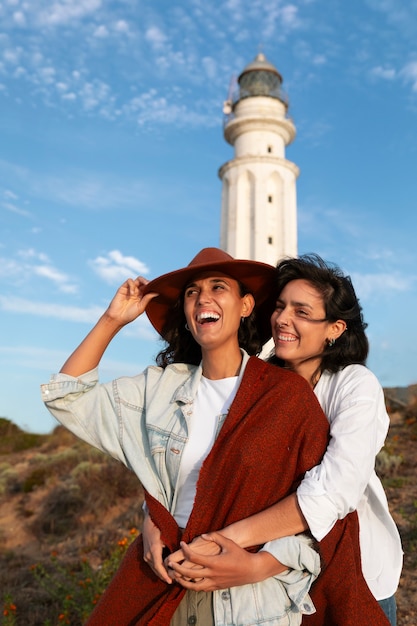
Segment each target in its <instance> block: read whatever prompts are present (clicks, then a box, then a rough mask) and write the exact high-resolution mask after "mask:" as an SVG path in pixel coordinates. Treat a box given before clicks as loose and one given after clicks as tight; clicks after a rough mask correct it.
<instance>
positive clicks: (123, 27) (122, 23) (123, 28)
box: [114, 20, 129, 33]
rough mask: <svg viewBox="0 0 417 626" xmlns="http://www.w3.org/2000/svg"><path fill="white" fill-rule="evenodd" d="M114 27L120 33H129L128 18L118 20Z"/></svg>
mask: <svg viewBox="0 0 417 626" xmlns="http://www.w3.org/2000/svg"><path fill="white" fill-rule="evenodd" d="M114 29H115V30H116V31H117V32H119V33H127V32H129V24H128V23H127V22H126V20H118V21H117V22H116V24H115V25H114Z"/></svg>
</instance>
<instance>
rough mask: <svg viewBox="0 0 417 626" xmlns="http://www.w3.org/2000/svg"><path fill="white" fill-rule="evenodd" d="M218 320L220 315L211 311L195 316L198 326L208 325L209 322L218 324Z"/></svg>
mask: <svg viewBox="0 0 417 626" xmlns="http://www.w3.org/2000/svg"><path fill="white" fill-rule="evenodd" d="M219 319H220V315H219V314H218V313H214V312H213V311H205V312H203V313H199V314H198V315H197V316H196V320H197V322H198V324H209V323H211V322H218V321H219Z"/></svg>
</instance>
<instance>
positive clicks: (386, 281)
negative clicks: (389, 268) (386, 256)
mask: <svg viewBox="0 0 417 626" xmlns="http://www.w3.org/2000/svg"><path fill="white" fill-rule="evenodd" d="M352 282H353V284H354V285H355V290H356V291H357V293H358V295H359V297H360V299H362V298H363V299H369V298H370V297H372V296H375V295H384V294H385V295H386V296H387V297H392V294H393V293H395V292H405V291H411V290H412V289H413V287H414V282H415V281H414V279H413V278H412V277H409V276H405V275H403V274H397V273H392V274H390V273H381V274H354V273H352Z"/></svg>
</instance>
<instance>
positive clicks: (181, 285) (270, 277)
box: [144, 260, 276, 344]
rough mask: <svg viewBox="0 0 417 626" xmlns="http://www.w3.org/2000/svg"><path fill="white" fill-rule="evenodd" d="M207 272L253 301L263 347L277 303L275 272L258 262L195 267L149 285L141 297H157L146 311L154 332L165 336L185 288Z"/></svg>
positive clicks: (227, 262)
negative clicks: (243, 290) (219, 275)
mask: <svg viewBox="0 0 417 626" xmlns="http://www.w3.org/2000/svg"><path fill="white" fill-rule="evenodd" d="M208 271H209V272H211V271H212V272H220V273H222V274H226V275H227V276H230V277H231V278H234V279H235V280H237V281H239V282H241V283H243V284H244V285H245V287H246V288H247V289H248V291H249V292H250V293H251V294H252V295H253V297H254V299H255V305H256V308H255V314H256V320H257V326H258V331H259V334H260V338H261V341H262V343H263V344H264V343H266V342H267V341H268V340H269V339H270V338H271V336H272V333H271V323H270V317H271V314H272V312H273V310H274V306H275V299H276V294H275V282H276V270H275V268H274V267H272V265H267V264H266V263H260V262H258V261H246V260H232V261H224V262H213V263H205V264H204V265H201V266H198V265H194V266H191V267H185V268H182V269H180V270H176V271H174V272H169V273H168V274H163V275H162V276H159V277H158V278H155V279H154V280H152V281H150V282H149V283H148V284H147V285H146V287H145V288H144V294H146V293H151V292H156V293H158V294H159V295H158V296H157V297H155V298H153V300H151V301H150V302H149V304H148V305H147V307H146V314H147V316H148V318H149V321H150V322H151V324H152V326H153V327H154V328H155V330H157V331H158V333H159V334H160V335H161V336H162V337H163V336H164V335H163V332H164V327H165V325H166V323H167V321H168V316H169V312H170V310H171V309H172V307H173V306H174V305H175V303H176V302H177V301H178V300H179V298H180V297H181V294H182V292H183V290H184V289H185V287H186V286H187V284H188V283H189V282H190V281H191V280H192V279H193V278H194V277H196V276H198V275H199V274H202V273H203V272H208Z"/></svg>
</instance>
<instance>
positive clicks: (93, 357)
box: [60, 277, 157, 378]
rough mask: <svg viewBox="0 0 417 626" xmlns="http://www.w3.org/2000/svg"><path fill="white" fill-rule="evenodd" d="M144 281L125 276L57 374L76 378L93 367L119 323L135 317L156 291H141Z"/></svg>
mask: <svg viewBox="0 0 417 626" xmlns="http://www.w3.org/2000/svg"><path fill="white" fill-rule="evenodd" d="M147 283H148V281H147V280H146V278H142V277H138V278H136V279H135V280H133V279H131V278H129V279H128V280H126V282H124V283H123V285H122V286H121V287H119V289H118V290H117V293H116V295H115V296H114V298H113V300H112V301H111V303H110V305H109V306H108V308H107V310H106V311H105V312H104V313H103V315H102V316H101V318H100V319H99V320H98V322H97V324H96V325H95V326H94V328H93V329H92V330H91V331H90V332H89V333H88V335H87V336H86V338H85V339H84V340H83V341H82V342H81V344H80V345H79V346H78V348H76V350H75V351H74V352H73V353H72V354H71V356H70V357H69V358H68V359H67V360H66V362H65V363H64V365H63V366H62V368H61V370H60V373H61V374H67V375H69V376H74V377H75V378H76V377H78V376H81V375H82V374H84V373H85V372H89V371H90V370H92V369H94V368H95V367H97V365H98V364H99V363H100V360H101V358H102V356H103V354H104V352H105V350H106V348H107V346H108V345H109V343H110V342H111V340H112V339H113V337H114V336H115V335H116V334H117V333H118V332H119V330H121V328H123V326H125V325H126V324H129V322H132V321H133V320H135V319H136V318H137V317H139V315H141V314H142V313H143V312H144V310H145V308H146V306H147V304H148V302H149V301H150V300H152V298H154V297H155V296H156V295H157V294H156V293H148V294H146V295H145V296H144V295H142V292H143V288H144V286H145V285H146V284H147Z"/></svg>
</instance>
